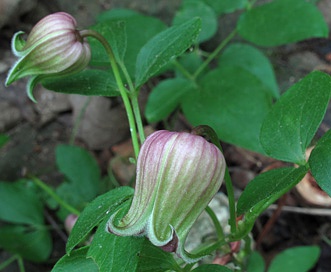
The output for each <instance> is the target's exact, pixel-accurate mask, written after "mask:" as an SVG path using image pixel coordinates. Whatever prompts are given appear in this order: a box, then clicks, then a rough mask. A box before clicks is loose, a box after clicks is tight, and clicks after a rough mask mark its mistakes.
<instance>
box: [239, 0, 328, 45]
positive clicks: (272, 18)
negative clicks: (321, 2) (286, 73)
mask: <svg viewBox="0 0 331 272" xmlns="http://www.w3.org/2000/svg"><path fill="white" fill-rule="evenodd" d="M237 29H238V32H239V34H240V35H241V36H242V37H243V38H245V39H247V40H248V41H250V42H253V43H255V44H257V45H260V46H278V45H283V44H287V43H294V42H298V41H302V40H305V39H308V38H317V37H320V38H327V37H328V33H329V30H328V26H327V24H326V22H325V21H324V19H323V16H322V14H321V12H320V11H319V10H318V9H317V8H316V6H315V5H313V4H311V3H308V2H307V1H302V0H275V1H272V2H271V3H267V4H264V5H260V6H257V7H255V8H252V9H250V10H248V11H247V12H245V13H244V14H242V16H241V17H240V19H239V21H238V25H237Z"/></svg>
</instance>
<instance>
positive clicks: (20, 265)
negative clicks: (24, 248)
mask: <svg viewBox="0 0 331 272" xmlns="http://www.w3.org/2000/svg"><path fill="white" fill-rule="evenodd" d="M17 263H18V267H19V270H20V272H25V268H24V263H23V259H22V257H21V256H19V255H18V256H17Z"/></svg>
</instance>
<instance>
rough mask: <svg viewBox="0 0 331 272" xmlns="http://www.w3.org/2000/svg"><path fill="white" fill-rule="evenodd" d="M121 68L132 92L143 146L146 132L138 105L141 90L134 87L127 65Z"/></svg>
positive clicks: (131, 96)
mask: <svg viewBox="0 0 331 272" xmlns="http://www.w3.org/2000/svg"><path fill="white" fill-rule="evenodd" d="M119 66H120V68H121V70H122V72H123V74H124V76H125V79H126V81H127V83H128V85H129V90H130V93H129V95H130V98H131V104H132V109H133V114H134V117H135V119H136V124H137V129H138V134H139V138H140V144H143V143H144V141H145V132H144V126H143V123H142V119H141V114H140V108H139V103H138V94H139V90H136V88H135V87H134V85H133V82H132V80H131V77H130V75H129V73H128V70H127V69H126V67H125V65H124V64H123V62H121V63H119Z"/></svg>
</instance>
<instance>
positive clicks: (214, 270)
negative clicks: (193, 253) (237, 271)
mask: <svg viewBox="0 0 331 272" xmlns="http://www.w3.org/2000/svg"><path fill="white" fill-rule="evenodd" d="M192 271H194V272H232V270H231V269H229V268H227V267H226V266H222V265H219V264H203V265H200V266H198V267H197V268H195V269H193V270H192Z"/></svg>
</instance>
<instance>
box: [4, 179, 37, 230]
mask: <svg viewBox="0 0 331 272" xmlns="http://www.w3.org/2000/svg"><path fill="white" fill-rule="evenodd" d="M0 219H1V220H3V221H6V222H9V223H16V224H27V225H32V226H35V225H42V224H43V222H44V216H43V206H42V203H41V201H40V200H39V198H38V196H37V194H36V192H35V191H34V190H33V189H32V188H31V187H29V184H28V183H27V182H26V181H24V180H22V181H17V182H0Z"/></svg>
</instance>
